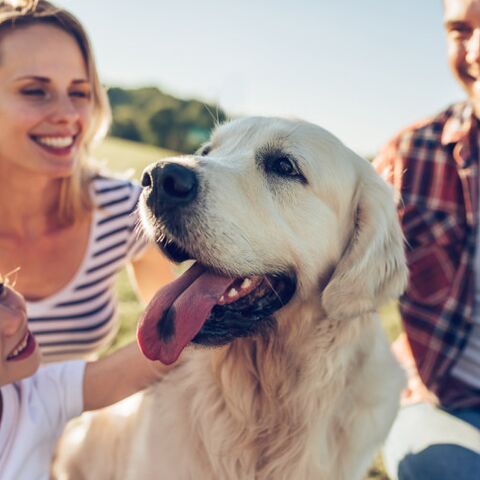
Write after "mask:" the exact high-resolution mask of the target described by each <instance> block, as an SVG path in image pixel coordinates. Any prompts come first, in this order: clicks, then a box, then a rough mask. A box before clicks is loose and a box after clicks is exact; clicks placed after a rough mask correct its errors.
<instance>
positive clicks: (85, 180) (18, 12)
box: [0, 0, 111, 225]
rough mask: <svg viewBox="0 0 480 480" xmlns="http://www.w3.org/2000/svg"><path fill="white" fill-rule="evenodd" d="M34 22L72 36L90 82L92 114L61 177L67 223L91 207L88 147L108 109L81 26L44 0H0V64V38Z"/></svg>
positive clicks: (62, 216) (101, 130)
mask: <svg viewBox="0 0 480 480" xmlns="http://www.w3.org/2000/svg"><path fill="white" fill-rule="evenodd" d="M38 24H46V25H52V26H55V27H57V28H60V29H61V30H63V31H64V32H66V33H68V34H69V35H71V36H72V37H73V38H74V39H75V41H76V42H77V44H78V46H79V48H80V50H81V52H82V56H83V59H84V61H85V65H86V69H87V74H88V77H89V80H90V83H91V85H92V98H93V114H92V119H91V122H90V125H89V128H88V130H87V132H86V134H85V137H84V142H83V149H82V152H81V158H80V161H79V162H77V164H76V167H75V171H74V172H73V174H72V175H71V176H70V177H67V178H64V179H62V180H61V182H62V185H61V190H60V191H61V193H60V201H59V205H58V210H57V218H58V221H59V222H60V224H62V225H69V224H72V223H73V222H74V221H75V220H76V219H78V218H80V217H81V216H82V215H83V214H85V213H87V212H89V211H90V210H91V209H92V207H93V206H92V201H91V198H90V192H89V184H90V181H91V178H92V176H93V175H94V174H95V173H96V172H97V171H98V167H97V166H96V165H95V164H94V163H93V161H92V157H91V149H92V146H93V145H94V143H95V142H96V141H97V140H98V139H100V138H103V136H104V135H105V133H106V132H107V130H108V127H109V125H110V120H111V112H110V106H109V103H108V98H107V95H106V92H105V89H104V88H103V87H102V85H101V83H100V80H99V78H98V73H97V68H96V64H95V59H94V56H93V51H92V47H91V45H90V41H89V39H88V36H87V34H86V32H85V29H84V28H83V26H82V25H81V23H80V22H79V21H78V19H77V18H76V17H74V16H73V15H72V14H71V13H70V12H68V11H67V10H65V9H63V8H59V7H56V6H55V5H53V4H52V3H50V2H47V1H45V0H5V1H0V68H1V60H2V57H1V41H2V38H4V37H5V36H6V35H8V34H9V32H13V31H18V30H19V29H21V28H26V27H29V26H32V25H38Z"/></svg>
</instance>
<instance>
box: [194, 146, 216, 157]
mask: <svg viewBox="0 0 480 480" xmlns="http://www.w3.org/2000/svg"><path fill="white" fill-rule="evenodd" d="M211 149H212V146H211V145H210V144H207V145H202V146H201V147H200V148H199V149H198V150H197V151H196V152H195V154H196V155H200V156H201V157H206V156H207V155H208V154H209V153H210V150H211Z"/></svg>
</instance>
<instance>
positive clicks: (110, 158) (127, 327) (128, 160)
mask: <svg viewBox="0 0 480 480" xmlns="http://www.w3.org/2000/svg"><path fill="white" fill-rule="evenodd" d="M172 155H174V153H173V152H169V151H167V150H162V149H159V148H156V147H153V146H149V145H142V144H138V143H133V142H127V141H125V140H120V139H115V138H109V139H107V140H105V142H104V143H103V144H102V145H100V146H99V148H98V149H97V152H96V156H97V157H98V158H99V159H101V160H104V161H105V162H106V165H107V167H108V168H109V169H110V170H112V171H114V172H125V171H127V170H132V175H133V178H136V179H137V180H138V179H139V178H140V175H141V172H142V171H143V169H144V168H145V167H146V166H147V165H148V164H149V163H151V162H154V161H156V160H158V159H159V158H161V157H165V156H172ZM118 294H119V300H120V307H119V314H120V330H119V333H118V335H117V338H116V339H115V342H114V344H113V345H112V347H111V348H112V349H115V348H118V346H120V345H123V344H124V343H126V342H128V341H129V340H131V339H132V338H133V337H134V334H135V326H136V322H137V320H138V318H139V316H140V314H141V312H142V306H141V305H140V304H139V302H138V301H137V298H136V295H135V293H134V292H133V291H132V289H131V287H130V282H129V280H128V276H127V274H126V272H123V273H122V274H121V275H120V276H119V279H118ZM380 314H381V317H382V323H383V325H384V327H385V331H386V333H387V335H388V337H389V338H390V340H393V339H394V338H395V337H396V336H397V335H398V333H399V332H400V322H399V318H398V313H397V309H396V306H395V304H393V303H392V304H389V305H386V306H385V307H384V308H382V310H381V312H380ZM332 480H333V479H332ZM365 480H388V477H387V476H386V475H385V472H384V470H383V466H382V462H381V459H380V458H377V460H376V461H375V464H374V465H373V466H372V468H371V469H370V472H369V474H368V476H367V477H366V479H365Z"/></svg>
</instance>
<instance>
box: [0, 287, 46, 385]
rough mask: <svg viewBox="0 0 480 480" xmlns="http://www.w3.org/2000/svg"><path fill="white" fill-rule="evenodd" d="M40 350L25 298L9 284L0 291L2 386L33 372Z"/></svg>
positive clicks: (37, 362) (0, 365) (0, 375)
mask: <svg viewBox="0 0 480 480" xmlns="http://www.w3.org/2000/svg"><path fill="white" fill-rule="evenodd" d="M39 365H40V353H39V351H38V348H37V344H36V342H35V339H34V338H33V336H32V334H31V333H30V331H29V330H28V327H27V313H26V306H25V301H24V300H23V298H22V297H21V296H20V295H19V294H18V293H16V292H15V291H14V290H12V289H11V288H9V287H7V286H6V285H5V286H3V288H1V291H0V386H2V385H6V384H8V383H12V382H16V381H18V380H21V379H22V378H26V377H29V376H31V375H33V374H34V373H35V372H36V371H37V369H38V366H39Z"/></svg>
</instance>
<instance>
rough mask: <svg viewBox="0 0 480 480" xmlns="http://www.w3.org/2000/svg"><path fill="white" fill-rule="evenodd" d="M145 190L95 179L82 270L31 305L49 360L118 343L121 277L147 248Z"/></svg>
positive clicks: (124, 182)
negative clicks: (140, 205) (142, 225)
mask: <svg viewBox="0 0 480 480" xmlns="http://www.w3.org/2000/svg"><path fill="white" fill-rule="evenodd" d="M140 191H141V188H140V186H138V185H136V184H134V183H132V182H131V181H130V180H124V179H114V178H107V177H96V178H95V179H94V180H93V181H92V187H91V195H92V200H93V204H94V211H93V215H92V225H91V227H90V237H89V240H88V242H89V243H88V247H87V250H86V253H85V256H84V258H83V261H82V263H81V265H80V267H79V268H78V270H77V272H76V273H75V275H74V276H73V278H72V279H71V280H70V281H69V282H68V283H67V284H66V285H65V286H64V287H63V288H62V289H61V290H60V291H58V292H56V293H55V294H53V295H50V296H49V297H47V298H44V299H42V300H39V301H35V302H27V313H28V320H29V327H30V330H31V331H32V333H33V334H34V335H35V338H36V340H37V342H38V344H39V345H40V349H41V351H42V355H43V358H44V361H46V362H52V361H60V360H67V359H71V358H91V357H94V356H95V354H96V353H98V352H99V350H101V349H102V348H103V347H106V346H108V345H109V343H110V342H111V341H112V340H113V337H114V336H115V334H116V332H117V322H116V310H117V299H116V294H115V280H116V274H117V273H118V272H119V271H120V270H121V269H122V268H123V267H124V266H125V265H126V264H128V263H129V262H130V261H131V260H132V259H134V258H135V257H137V256H138V255H139V254H141V253H142V252H143V250H144V248H145V247H146V245H147V241H146V239H145V238H143V237H142V235H141V234H140V233H139V232H138V226H137V224H138V215H137V211H136V207H137V201H138V197H139V195H140Z"/></svg>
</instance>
